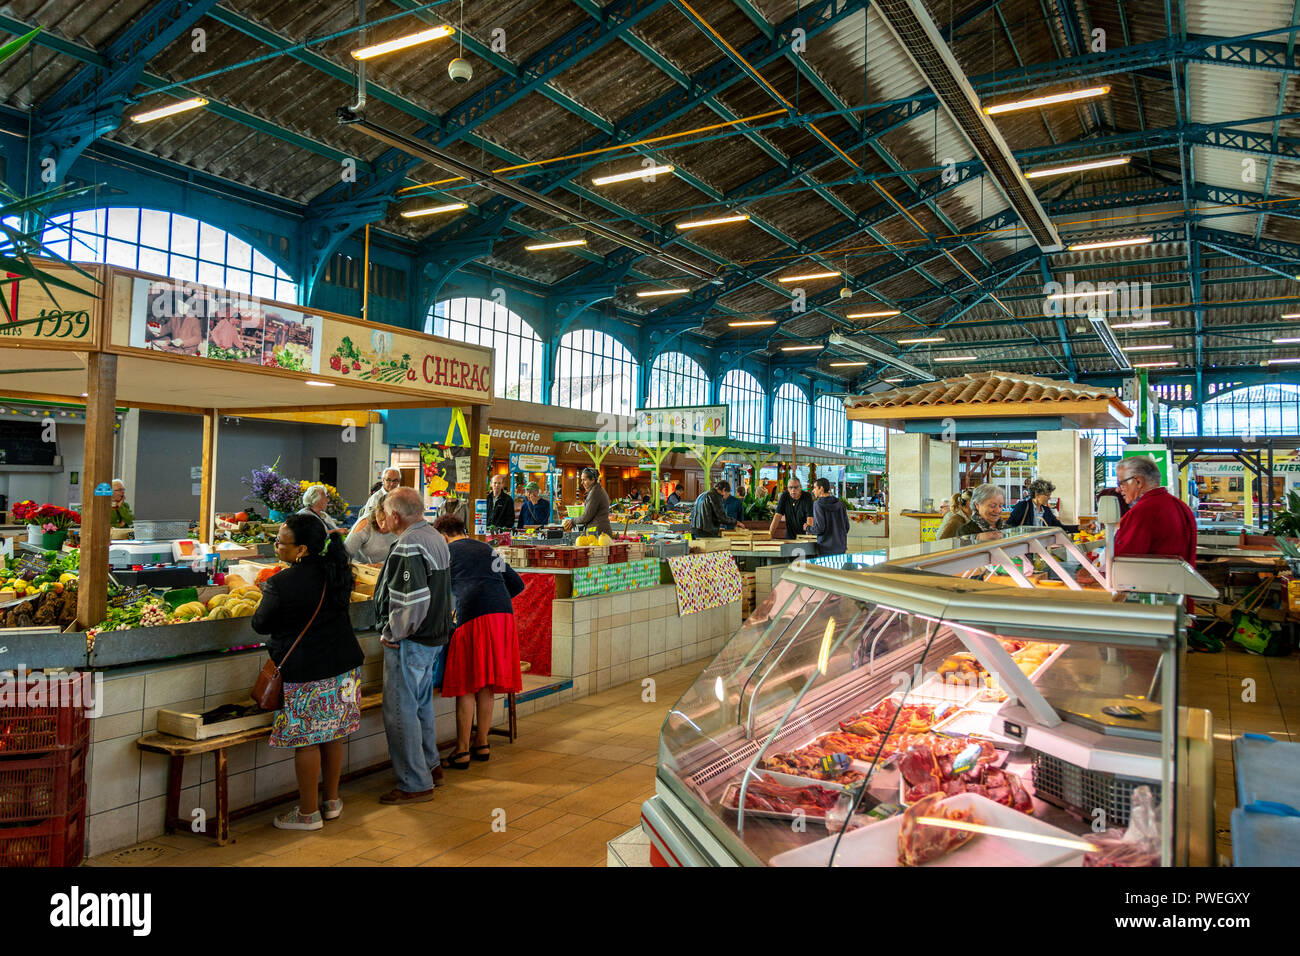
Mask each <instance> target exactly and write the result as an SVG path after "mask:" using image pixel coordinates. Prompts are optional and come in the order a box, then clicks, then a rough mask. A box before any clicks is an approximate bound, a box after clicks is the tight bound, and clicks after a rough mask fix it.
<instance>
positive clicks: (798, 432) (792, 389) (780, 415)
mask: <svg viewBox="0 0 1300 956" xmlns="http://www.w3.org/2000/svg"><path fill="white" fill-rule="evenodd" d="M810 407H811V403H810V402H809V401H808V393H807V392H805V391H804V390H803V389H802V388H800V387H799V386H798V385H796V384H794V383H793V382H786V383H785V384H783V385H782V386H781V387H780V388H778V389H777V390H776V394H775V395H774V396H772V441H773V442H775V443H777V444H784V443H785V442H788V441H789V440H790V433H791V432H794V435H795V439H796V441H797V442H798V444H800V445H808V444H809V435H808V410H809V408H810Z"/></svg>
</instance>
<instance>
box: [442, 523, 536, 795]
mask: <svg viewBox="0 0 1300 956" xmlns="http://www.w3.org/2000/svg"><path fill="white" fill-rule="evenodd" d="M433 527H434V529H435V530H436V531H438V532H439V533H440V534H441V535H442V536H443V537H444V538H446V539H447V547H448V548H449V549H450V551H451V595H452V600H453V601H455V604H456V630H455V631H454V632H453V633H452V635H451V643H450V644H449V645H447V665H446V669H445V671H444V674H443V678H442V689H441V691H440V693H441V694H442V696H443V697H455V698H456V749H455V750H454V751H452V755H451V756H450V757H449V758H448V759H447V761H446V765H447V766H448V767H451V768H452V769H454V770H467V769H469V762H470V758H471V757H472V758H473V759H474V760H487V759H488V758H489V757H490V756H491V751H490V750H489V749H488V742H487V736H488V728H489V727H491V726H492V698H493V695H494V694H508V693H510V692H511V691H514V692H515V693H518V692H519V691H520V690H522V689H523V686H524V684H523V677H522V675H521V674H520V672H519V635H518V633H517V632H516V631H515V613H514V606H513V605H512V604H511V603H510V601H511V599H512V598H513V597H514V596H515V595H517V594H520V593H521V592H522V591H523V590H524V582H523V579H522V578H521V577H519V575H518V573H517V572H516V571H515V569H514V568H512V567H510V565H508V564H506V563H505V561H503V560H502V559H501V558H500V557H498V556H497V553H496V552H495V551H493V550H492V549H491V548H490V547H489V546H488V545H486V544H484V543H483V542H482V541H475V540H474V539H473V538H469V537H466V534H465V522H464V521H463V520H461V518H460V516H459V515H443V516H442V517H441V518H439V519H438V520H437V521H435V522H434V524H433ZM476 713H477V717H478V727H477V733H476V734H475V739H474V746H473V747H472V748H471V747H470V740H469V737H470V725H471V723H472V722H473V720H474V718H475V716H476Z"/></svg>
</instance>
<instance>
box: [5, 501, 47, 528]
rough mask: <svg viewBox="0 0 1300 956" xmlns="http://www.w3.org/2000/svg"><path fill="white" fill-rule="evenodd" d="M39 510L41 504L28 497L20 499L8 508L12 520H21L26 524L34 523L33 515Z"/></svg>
mask: <svg viewBox="0 0 1300 956" xmlns="http://www.w3.org/2000/svg"><path fill="white" fill-rule="evenodd" d="M40 510H41V506H40V505H38V504H37V503H36V502H34V501H32V500H31V499H30V498H28V499H27V500H26V501H20V502H18V503H17V504H15V505H14V506H13V508H11V509H10V511H9V513H10V515H12V516H13V520H14V521H22V522H26V523H27V524H35V523H36V522H35V520H34V515H35V514H36V512H38V511H40Z"/></svg>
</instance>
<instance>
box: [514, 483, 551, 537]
mask: <svg viewBox="0 0 1300 956" xmlns="http://www.w3.org/2000/svg"><path fill="white" fill-rule="evenodd" d="M550 523H551V503H550V502H549V501H547V500H546V499H545V498H543V497H542V489H541V487H540V486H539V485H538V484H537V482H535V481H530V482H529V483H528V484H526V485H524V503H523V504H522V505H520V506H519V527H520V528H527V527H528V526H529V525H539V524H550Z"/></svg>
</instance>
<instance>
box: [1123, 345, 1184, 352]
mask: <svg viewBox="0 0 1300 956" xmlns="http://www.w3.org/2000/svg"><path fill="white" fill-rule="evenodd" d="M1121 347H1122V348H1123V349H1124V351H1125V352H1160V351H1163V350H1164V349H1171V348H1173V346H1172V345H1124V346H1121Z"/></svg>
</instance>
